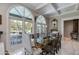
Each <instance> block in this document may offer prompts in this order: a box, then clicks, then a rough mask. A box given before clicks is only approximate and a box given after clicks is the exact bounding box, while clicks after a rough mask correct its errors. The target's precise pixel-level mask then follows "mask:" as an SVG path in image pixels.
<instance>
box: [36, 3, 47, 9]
mask: <svg viewBox="0 0 79 59" xmlns="http://www.w3.org/2000/svg"><path fill="white" fill-rule="evenodd" d="M47 4H48V3H44V4H41V5H40V6H38V7H36V10H38V9H41V8H43V7H45V6H46V5H47Z"/></svg>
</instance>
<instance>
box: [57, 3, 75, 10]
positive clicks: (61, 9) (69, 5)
mask: <svg viewBox="0 0 79 59" xmlns="http://www.w3.org/2000/svg"><path fill="white" fill-rule="evenodd" d="M73 5H75V4H70V5H67V6H64V7H60V8H58V9H57V10H62V9H64V8H68V7H70V6H73Z"/></svg>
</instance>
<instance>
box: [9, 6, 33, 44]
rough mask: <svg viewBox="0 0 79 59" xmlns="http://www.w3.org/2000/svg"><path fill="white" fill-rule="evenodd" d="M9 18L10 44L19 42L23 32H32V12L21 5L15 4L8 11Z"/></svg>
mask: <svg viewBox="0 0 79 59" xmlns="http://www.w3.org/2000/svg"><path fill="white" fill-rule="evenodd" d="M9 19H10V43H11V45H15V44H21V43H22V38H23V34H24V33H28V34H30V33H31V32H32V14H31V12H30V11H29V10H28V9H27V8H25V7H23V6H16V7H14V8H12V9H11V10H10V12H9Z"/></svg>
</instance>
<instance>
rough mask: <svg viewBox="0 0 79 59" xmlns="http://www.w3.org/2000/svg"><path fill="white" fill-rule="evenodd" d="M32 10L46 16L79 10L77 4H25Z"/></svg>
mask: <svg viewBox="0 0 79 59" xmlns="http://www.w3.org/2000/svg"><path fill="white" fill-rule="evenodd" d="M23 5H25V6H27V7H29V8H30V9H31V10H33V11H36V12H38V13H39V14H41V15H45V16H54V15H59V14H62V13H66V12H69V11H74V10H76V9H79V6H78V4H75V3H23Z"/></svg>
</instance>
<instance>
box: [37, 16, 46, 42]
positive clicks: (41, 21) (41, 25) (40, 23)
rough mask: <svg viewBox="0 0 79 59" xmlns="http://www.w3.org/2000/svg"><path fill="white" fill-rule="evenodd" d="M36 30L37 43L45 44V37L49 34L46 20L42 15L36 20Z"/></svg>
mask: <svg viewBox="0 0 79 59" xmlns="http://www.w3.org/2000/svg"><path fill="white" fill-rule="evenodd" d="M36 28H37V33H38V37H37V42H38V43H43V37H44V36H45V34H46V33H47V30H46V28H47V25H46V21H45V18H44V17H43V16H42V15H40V16H39V17H38V18H37V20H36Z"/></svg>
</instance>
